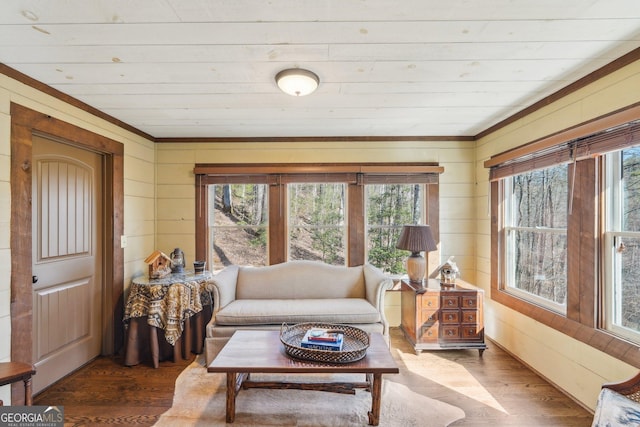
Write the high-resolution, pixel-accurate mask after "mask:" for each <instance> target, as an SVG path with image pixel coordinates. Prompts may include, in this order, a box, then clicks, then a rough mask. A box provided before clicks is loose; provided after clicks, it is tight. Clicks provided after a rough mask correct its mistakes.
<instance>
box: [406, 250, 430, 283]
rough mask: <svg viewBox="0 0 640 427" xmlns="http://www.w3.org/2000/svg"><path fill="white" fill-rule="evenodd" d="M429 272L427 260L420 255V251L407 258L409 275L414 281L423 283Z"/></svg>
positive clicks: (411, 280)
mask: <svg viewBox="0 0 640 427" xmlns="http://www.w3.org/2000/svg"><path fill="white" fill-rule="evenodd" d="M426 273H427V260H426V259H424V257H422V255H420V252H414V253H412V254H411V256H410V257H409V258H407V275H408V276H409V281H410V282H412V283H422V282H423V280H424V275H425V274H426Z"/></svg>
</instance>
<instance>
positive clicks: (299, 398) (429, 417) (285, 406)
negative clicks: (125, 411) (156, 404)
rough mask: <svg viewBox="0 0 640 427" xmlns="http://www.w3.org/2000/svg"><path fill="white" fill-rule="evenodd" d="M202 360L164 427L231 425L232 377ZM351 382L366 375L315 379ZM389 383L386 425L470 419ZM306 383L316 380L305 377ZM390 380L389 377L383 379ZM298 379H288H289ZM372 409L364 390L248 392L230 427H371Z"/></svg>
mask: <svg viewBox="0 0 640 427" xmlns="http://www.w3.org/2000/svg"><path fill="white" fill-rule="evenodd" d="M202 363H203V358H202V356H199V357H198V358H197V359H196V361H195V362H193V363H192V364H191V365H190V366H188V367H187V368H186V369H185V370H184V371H183V372H182V373H181V374H180V376H179V377H178V379H177V381H176V390H175V395H174V398H173V406H172V407H171V409H169V410H168V411H167V412H165V413H164V414H162V416H161V417H160V419H159V420H158V422H157V423H156V424H155V425H156V426H158V427H165V426H180V427H188V426H194V427H195V426H223V425H227V424H226V423H225V397H226V395H225V393H226V377H225V375H224V374H217V373H216V374H210V373H207V372H206V369H205V368H204V367H203V366H202ZM329 377H330V378H331V379H332V380H339V379H343V380H344V379H346V380H352V381H363V380H364V376H363V375H353V374H351V375H350V376H349V375H340V376H338V375H332V376H320V375H316V376H313V378H315V380H317V381H327V379H329ZM388 377H389V379H384V380H383V385H382V405H381V416H380V426H382V427H387V426H389V427H392V426H402V427H410V426H416V427H417V426H419V427H430V426H433V427H436V426H438V427H440V426H447V425H449V424H450V423H452V422H454V421H456V420H459V419H461V418H464V416H465V414H464V412H463V411H462V409H460V408H457V407H455V406H452V405H449V404H447V403H444V402H440V401H438V400H435V399H430V398H428V397H426V396H422V395H420V394H417V393H414V392H413V391H411V390H410V389H409V388H407V387H406V386H404V385H402V384H399V383H396V382H393V380H392V379H391V378H392V377H393V375H389V376H388ZM258 378H270V379H275V378H279V377H278V376H276V375H270V376H268V377H267V376H266V375H261V376H258V375H252V379H258ZM302 378H304V381H307V382H308V381H311V380H312V379H311V378H312V376H311V375H305V376H303V377H302ZM383 378H384V377H383ZM292 379H294V377H293V376H287V380H292ZM370 409H371V394H370V393H369V392H367V391H364V390H358V391H357V392H356V394H355V395H349V394H337V393H328V392H321V391H308V390H305V391H300V390H262V389H249V390H242V391H241V392H240V394H239V395H238V398H237V399H236V418H235V421H234V423H233V424H228V425H229V426H236V427H246V426H310V427H311V426H313V427H320V426H330V427H335V426H366V425H368V423H369V420H368V416H367V412H368V411H369V410H370Z"/></svg>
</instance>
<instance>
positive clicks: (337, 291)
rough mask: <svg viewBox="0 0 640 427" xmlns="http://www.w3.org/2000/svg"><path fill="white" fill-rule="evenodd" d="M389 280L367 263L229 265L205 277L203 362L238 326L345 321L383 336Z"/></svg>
mask: <svg viewBox="0 0 640 427" xmlns="http://www.w3.org/2000/svg"><path fill="white" fill-rule="evenodd" d="M392 286H393V281H392V280H391V278H390V277H388V276H386V275H385V274H384V273H383V272H382V271H381V270H380V269H378V268H376V267H374V266H372V265H369V264H365V265H361V266H356V267H341V266H333V265H328V264H324V263H321V262H316V261H290V262H286V263H282V264H275V265H271V266H267V267H241V266H236V265H233V266H229V267H226V268H225V269H224V270H222V271H220V272H219V273H218V274H216V275H215V276H214V277H213V279H212V280H211V281H210V288H211V290H212V292H213V315H212V317H211V321H210V322H209V324H208V325H207V328H206V338H205V353H206V359H207V365H208V364H209V363H211V361H212V360H213V359H214V358H215V356H216V354H218V352H219V351H220V349H221V348H222V347H223V346H224V345H225V343H226V342H227V341H228V340H229V338H230V337H231V335H233V333H234V332H235V331H237V330H239V329H253V330H255V329H262V330H279V329H280V327H281V326H282V324H283V323H287V324H289V325H292V324H296V323H301V322H322V323H341V324H349V325H352V326H355V327H358V328H361V329H363V330H365V331H367V332H380V333H382V334H383V335H384V336H385V337H386V338H388V334H389V325H388V323H387V320H386V318H385V316H384V296H385V291H387V290H388V289H391V287H392Z"/></svg>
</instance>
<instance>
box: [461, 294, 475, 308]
mask: <svg viewBox="0 0 640 427" xmlns="http://www.w3.org/2000/svg"><path fill="white" fill-rule="evenodd" d="M462 308H478V298H477V297H476V296H475V295H465V296H463V297H462Z"/></svg>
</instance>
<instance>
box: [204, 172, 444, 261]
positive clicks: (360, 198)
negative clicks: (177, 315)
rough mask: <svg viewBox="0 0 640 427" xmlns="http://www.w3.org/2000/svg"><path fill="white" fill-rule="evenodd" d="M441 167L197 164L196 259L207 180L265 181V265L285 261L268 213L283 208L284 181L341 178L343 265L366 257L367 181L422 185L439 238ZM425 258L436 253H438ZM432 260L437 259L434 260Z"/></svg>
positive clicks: (278, 222)
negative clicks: (344, 199)
mask: <svg viewBox="0 0 640 427" xmlns="http://www.w3.org/2000/svg"><path fill="white" fill-rule="evenodd" d="M442 172H444V168H443V167H441V166H438V165H436V164H433V163H407V164H398V163H388V164H387V163H345V164H332V163H331V164H330V163H326V164H322V163H320V164H273V163H265V164H233V165H229V164H196V165H195V167H194V173H195V192H196V225H195V228H196V230H195V231H196V258H197V259H207V258H206V257H207V248H208V247H209V246H210V242H209V233H208V212H207V210H208V208H207V207H208V191H207V186H208V185H209V184H222V183H268V184H269V212H270V215H269V254H268V259H269V264H278V263H282V262H285V261H286V258H287V256H286V251H287V248H286V238H285V236H286V223H285V219H284V216H282V215H272V214H271V212H285V211H286V209H287V206H286V200H287V183H291V182H345V183H346V184H347V185H348V201H347V206H348V211H347V216H348V227H347V238H348V240H349V242H348V245H347V253H346V254H345V256H346V258H347V260H346V262H347V265H349V266H355V265H362V264H364V262H365V252H366V247H365V245H366V241H365V224H366V221H365V213H364V210H365V200H364V197H365V195H364V185H366V184H369V183H372V184H373V183H383V182H389V183H405V182H408V181H409V180H410V178H411V177H413V180H414V182H416V183H423V184H425V188H426V191H425V200H424V203H425V206H424V209H425V212H426V221H427V223H429V224H430V225H431V230H432V233H433V235H434V238H435V239H436V242H439V239H440V225H439V219H440V213H439V206H440V205H439V194H440V192H439V188H438V186H439V174H440V173H442ZM429 255H430V258H434V259H435V257H437V256H439V254H438V253H437V252H432V253H430V254H429ZM436 264H437V263H436Z"/></svg>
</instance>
